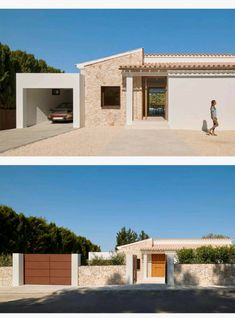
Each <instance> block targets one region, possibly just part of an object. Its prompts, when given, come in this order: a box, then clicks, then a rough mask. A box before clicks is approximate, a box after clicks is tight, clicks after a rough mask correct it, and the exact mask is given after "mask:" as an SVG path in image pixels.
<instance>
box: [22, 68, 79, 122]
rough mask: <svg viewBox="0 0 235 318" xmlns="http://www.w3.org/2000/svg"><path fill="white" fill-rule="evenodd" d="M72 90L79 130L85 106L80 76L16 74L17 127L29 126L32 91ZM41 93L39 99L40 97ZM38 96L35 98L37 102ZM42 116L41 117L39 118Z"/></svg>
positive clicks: (75, 117)
mask: <svg viewBox="0 0 235 318" xmlns="http://www.w3.org/2000/svg"><path fill="white" fill-rule="evenodd" d="M52 88H59V89H72V90H73V107H74V108H73V117H74V119H73V126H74V127H76V128H79V127H80V126H81V125H80V123H81V120H80V119H81V113H82V112H84V110H82V109H81V105H83V106H84V101H83V100H82V99H84V97H83V94H82V93H81V89H82V88H83V87H82V86H81V85H80V74H73V73H19V74H16V91H17V94H16V127H17V128H23V127H26V126H27V122H28V120H27V116H31V115H32V114H30V113H29V112H28V109H27V106H26V105H27V104H29V103H28V100H27V99H28V98H31V99H32V95H31V94H30V96H28V92H30V89H38V90H39V89H52ZM40 96H41V95H40V92H39V97H40ZM35 98H36V96H34V97H33V99H34V101H35ZM40 98H41V97H40ZM41 115H42V114H40V115H39V117H40V116H41Z"/></svg>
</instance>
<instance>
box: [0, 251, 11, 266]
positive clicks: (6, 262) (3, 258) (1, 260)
mask: <svg viewBox="0 0 235 318" xmlns="http://www.w3.org/2000/svg"><path fill="white" fill-rule="evenodd" d="M3 266H12V256H11V255H9V254H7V255H4V254H0V267H3Z"/></svg>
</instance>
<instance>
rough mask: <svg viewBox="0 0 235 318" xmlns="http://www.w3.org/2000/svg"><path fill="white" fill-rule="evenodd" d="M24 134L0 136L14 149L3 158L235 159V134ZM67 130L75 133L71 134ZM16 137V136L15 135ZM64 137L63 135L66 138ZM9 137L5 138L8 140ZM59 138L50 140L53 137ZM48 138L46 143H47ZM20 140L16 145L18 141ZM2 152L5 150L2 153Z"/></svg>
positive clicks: (50, 130) (58, 130)
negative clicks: (198, 157)
mask: <svg viewBox="0 0 235 318" xmlns="http://www.w3.org/2000/svg"><path fill="white" fill-rule="evenodd" d="M57 125H58V126H55V127H54V125H53V127H52V126H48V125H47V127H46V129H45V131H44V129H43V127H38V128H37V127H36V126H35V128H34V127H32V128H27V129H23V130H22V131H19V130H18V131H13V132H11V131H8V132H4V131H3V132H0V145H2V144H3V145H4V146H2V147H8V149H10V148H11V147H14V144H15V143H16V144H17V142H18V143H22V144H26V143H27V142H33V141H36V139H44V140H39V141H36V142H34V143H30V144H29V145H25V146H22V147H19V148H16V149H12V150H8V151H5V152H4V153H1V154H0V155H2V156H235V147H234V145H235V131H218V136H216V137H213V136H207V135H206V134H205V133H203V132H202V131H189V130H172V129H136V128H135V127H133V128H131V129H129V128H126V127H96V128H87V127H86V128H82V129H74V130H72V128H71V127H70V126H69V125H68V126H67V125H63V124H57ZM66 130H68V131H69V130H72V131H69V132H67V133H64V132H66ZM11 133H12V135H11ZM62 133H63V134H62ZM4 134H5V136H4ZM56 134H59V136H54V137H51V138H48V137H50V136H52V135H56ZM45 138H46V139H45ZM15 139H16V141H15ZM0 151H1V150H0Z"/></svg>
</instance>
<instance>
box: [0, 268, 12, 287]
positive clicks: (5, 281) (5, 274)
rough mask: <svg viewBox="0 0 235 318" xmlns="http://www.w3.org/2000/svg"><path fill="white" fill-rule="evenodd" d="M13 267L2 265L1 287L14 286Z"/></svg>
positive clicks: (0, 269)
mask: <svg viewBox="0 0 235 318" xmlns="http://www.w3.org/2000/svg"><path fill="white" fill-rule="evenodd" d="M12 272H13V270H12V267H11V266H9V267H0V287H3V286H12V274H13V273H12Z"/></svg>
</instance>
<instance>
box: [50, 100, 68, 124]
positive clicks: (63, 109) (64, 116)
mask: <svg viewBox="0 0 235 318" xmlns="http://www.w3.org/2000/svg"><path fill="white" fill-rule="evenodd" d="M47 118H48V119H49V120H51V121H52V122H57V121H62V122H70V121H73V104H72V103H61V104H59V105H58V106H56V107H55V108H54V109H51V112H50V114H49V115H48V117H47Z"/></svg>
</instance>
